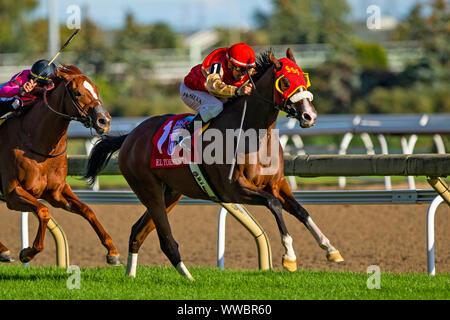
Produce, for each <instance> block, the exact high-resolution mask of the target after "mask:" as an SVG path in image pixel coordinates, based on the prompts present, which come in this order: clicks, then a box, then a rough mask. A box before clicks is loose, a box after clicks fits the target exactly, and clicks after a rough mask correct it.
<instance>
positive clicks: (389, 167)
mask: <svg viewBox="0 0 450 320" xmlns="http://www.w3.org/2000/svg"><path fill="white" fill-rule="evenodd" d="M112 160H113V161H111V162H110V164H109V165H108V166H107V167H106V168H105V169H104V174H120V171H119V170H118V166H117V160H115V159H112ZM114 160H115V161H114ZM86 161H87V158H86V157H84V158H79V157H77V158H75V159H70V158H69V174H71V175H79V174H80V172H82V171H80V168H84V167H85V164H86ZM333 163H334V164H335V165H334V166H333V165H330V164H333ZM355 168H357V170H355ZM449 170H450V155H439V154H434V155H397V156H383V155H378V156H374V155H372V156H370V155H369V156H349V155H347V156H336V155H334V156H333V155H322V156H320V155H319V156H297V157H288V158H287V159H285V174H286V175H298V176H304V177H311V176H317V175H325V176H336V175H339V174H348V175H349V176H358V175H362V174H364V175H379V174H382V175H385V174H386V175H403V176H404V175H425V176H428V177H431V178H428V182H429V183H430V185H431V186H432V187H433V189H434V190H369V191H367V190H345V191H344V190H338V191H295V192H294V195H295V198H296V200H297V201H299V202H300V203H303V204H386V203H389V204H414V203H431V205H430V206H429V208H428V211H427V228H426V233H427V266H428V273H429V274H430V275H434V274H435V267H434V263H435V262H434V261H435V257H434V216H435V212H436V209H437V207H438V206H439V204H440V203H442V201H443V200H442V199H444V200H445V201H446V202H447V204H449V205H450V190H449V188H448V186H447V185H446V183H445V182H444V181H443V180H441V179H440V178H437V177H439V176H447V175H449V174H450V171H449ZM75 193H76V194H77V196H78V197H79V198H80V200H81V201H84V202H86V203H106V204H135V203H139V201H138V200H137V198H136V196H135V195H134V193H133V192H132V191H92V190H79V191H75ZM440 199H441V200H440ZM181 203H182V204H197V205H203V204H208V203H212V202H208V201H203V200H196V199H189V198H184V199H182V200H181ZM222 206H223V207H225V208H226V206H224V205H223V204H222ZM236 207H240V206H239V205H237V206H236ZM227 210H228V208H227ZM228 211H229V212H230V213H232V214H233V212H232V211H231V210H228ZM238 211H240V213H237V214H233V216H234V217H235V218H237V220H238V221H239V222H240V223H241V224H243V225H244V226H245V227H246V228H247V229H248V230H249V231H250V232H251V233H252V234H253V236H254V237H255V240H257V246H258V255H259V264H260V268H261V269H270V267H271V265H272V262H271V253H270V242H269V241H268V239H267V237H266V234H265V232H264V230H262V228H260V226H259V225H258V224H257V222H256V221H255V220H254V219H253V218H252V217H251V215H250V213H249V212H248V211H246V210H244V209H242V208H238ZM225 214H226V212H225V211H224V210H222V209H221V210H220V212H219V222H218V250H217V264H218V266H219V268H223V267H224V252H225V220H226V219H225V217H226V216H225ZM23 218H24V219H26V218H27V216H26V214H23ZM249 223H251V224H252V227H251V228H250V227H249ZM54 225H55V226H56V227H57V228H56V227H54V228H52V229H50V231H51V232H52V234H53V231H54V230H55V229H60V228H59V226H58V225H57V224H56V222H54ZM22 226H23V227H24V229H23V230H22V232H23V234H28V230H27V227H26V226H25V223H22ZM25 228H26V230H25ZM250 229H252V230H253V231H251V230H250ZM60 233H61V234H62V235H63V237H64V238H65V236H64V233H63V232H62V229H61V232H60ZM261 235H262V236H263V238H264V241H263V243H261V242H260V241H261V239H258V238H260V236H261ZM54 237H55V235H54ZM23 239H25V237H23ZM55 240H57V237H55ZM258 241H259V242H258ZM27 246H28V244H27V243H25V241H23V247H27ZM57 251H59V252H60V253H61V254H65V259H63V258H61V257H57V261H58V264H59V265H61V266H67V265H68V245H67V241H66V242H65V244H64V243H63V244H60V245H59V246H58V243H57ZM63 251H64V252H63ZM60 261H65V262H66V264H64V263H60Z"/></svg>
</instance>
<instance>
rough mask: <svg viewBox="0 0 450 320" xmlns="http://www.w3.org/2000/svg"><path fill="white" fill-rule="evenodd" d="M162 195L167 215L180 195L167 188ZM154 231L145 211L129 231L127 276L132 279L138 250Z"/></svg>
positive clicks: (147, 212) (134, 273) (153, 224)
mask: <svg viewBox="0 0 450 320" xmlns="http://www.w3.org/2000/svg"><path fill="white" fill-rule="evenodd" d="M164 195H165V197H164V200H165V207H166V209H165V210H166V214H169V212H170V210H172V208H173V207H174V206H175V205H176V204H177V203H178V201H179V200H180V199H181V197H182V195H181V194H179V193H176V192H172V191H171V190H169V189H168V188H166V191H165V193H164ZM154 229H155V223H154V222H153V219H152V218H151V215H150V213H149V211H148V210H146V211H145V213H144V214H143V215H142V216H141V217H140V218H139V220H138V221H137V222H136V223H135V224H134V225H133V227H132V229H131V234H130V241H129V246H128V263H127V273H126V274H127V275H129V276H132V277H135V276H136V268H137V258H138V252H139V249H140V247H141V246H142V244H143V243H144V240H145V239H146V238H147V236H148V235H149V233H150V232H151V231H153V230H154Z"/></svg>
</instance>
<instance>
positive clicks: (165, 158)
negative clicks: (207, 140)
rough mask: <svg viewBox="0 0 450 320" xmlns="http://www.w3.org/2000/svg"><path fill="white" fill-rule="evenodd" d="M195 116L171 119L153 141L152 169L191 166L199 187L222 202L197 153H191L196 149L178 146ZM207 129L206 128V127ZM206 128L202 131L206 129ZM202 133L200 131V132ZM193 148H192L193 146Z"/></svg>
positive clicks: (214, 199)
mask: <svg viewBox="0 0 450 320" xmlns="http://www.w3.org/2000/svg"><path fill="white" fill-rule="evenodd" d="M193 118H194V115H193V114H179V115H175V116H172V117H169V119H167V120H166V121H165V122H164V124H163V125H162V126H161V128H160V129H158V131H157V132H156V134H155V135H154V137H153V139H152V143H153V150H152V159H151V168H177V167H186V166H189V169H190V170H191V173H192V176H193V177H194V179H195V181H196V182H197V184H198V186H199V187H200V188H201V189H202V190H203V192H205V194H207V195H208V197H209V198H210V199H211V200H212V201H215V202H221V200H220V199H219V197H218V196H217V195H216V193H215V192H214V190H213V188H212V187H211V186H210V185H209V183H208V180H207V178H206V177H205V174H204V172H203V170H202V168H201V165H200V164H199V161H196V160H198V156H197V153H195V152H191V150H194V148H190V149H189V148H186V146H183V145H182V144H178V142H179V140H180V135H181V134H182V133H181V132H180V131H181V130H182V129H183V128H184V127H185V125H186V124H187V123H188V122H190V121H192V119H193ZM205 127H206V126H205ZM205 127H204V128H203V129H202V130H201V131H202V132H203V130H204V129H205ZM199 131H200V130H199ZM191 147H192V146H191Z"/></svg>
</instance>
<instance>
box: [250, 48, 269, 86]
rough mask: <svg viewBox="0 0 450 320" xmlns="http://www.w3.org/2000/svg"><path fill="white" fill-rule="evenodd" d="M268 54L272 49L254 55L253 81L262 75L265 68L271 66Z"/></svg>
mask: <svg viewBox="0 0 450 320" xmlns="http://www.w3.org/2000/svg"><path fill="white" fill-rule="evenodd" d="M270 54H272V50H267V51H263V52H261V53H260V54H259V55H258V56H257V57H256V68H255V70H256V74H255V75H254V76H253V77H252V78H253V81H255V82H256V81H258V79H259V78H260V77H262V75H263V74H264V73H265V72H266V71H267V69H269V68H270V67H272V66H273V63H272V61H270Z"/></svg>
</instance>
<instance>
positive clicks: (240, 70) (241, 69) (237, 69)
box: [231, 63, 253, 74]
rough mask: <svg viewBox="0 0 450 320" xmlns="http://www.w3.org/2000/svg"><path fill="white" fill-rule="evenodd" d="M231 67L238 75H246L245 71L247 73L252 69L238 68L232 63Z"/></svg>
mask: <svg viewBox="0 0 450 320" xmlns="http://www.w3.org/2000/svg"><path fill="white" fill-rule="evenodd" d="M231 67H232V68H233V70H236V72H237V73H240V74H244V73H246V72H247V70H248V72H250V71H251V69H253V68H252V67H240V66H237V65H235V64H234V63H231Z"/></svg>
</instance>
